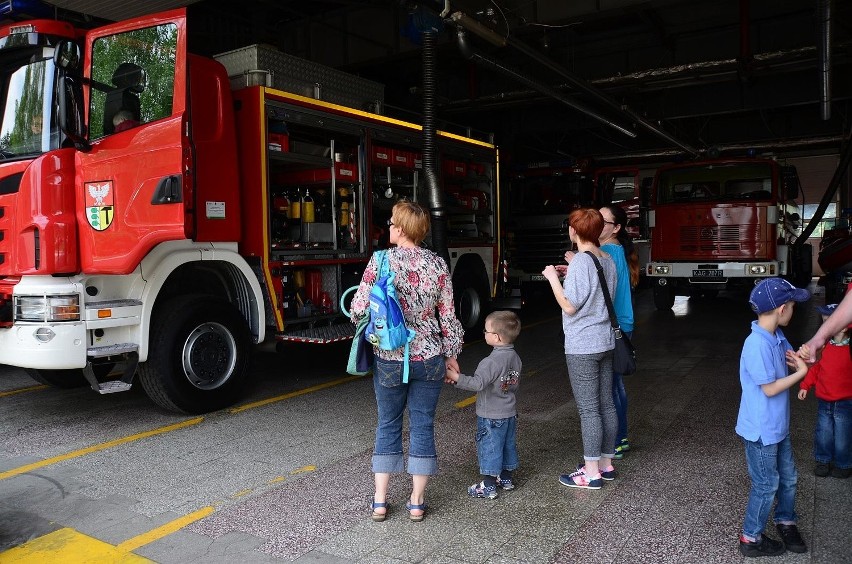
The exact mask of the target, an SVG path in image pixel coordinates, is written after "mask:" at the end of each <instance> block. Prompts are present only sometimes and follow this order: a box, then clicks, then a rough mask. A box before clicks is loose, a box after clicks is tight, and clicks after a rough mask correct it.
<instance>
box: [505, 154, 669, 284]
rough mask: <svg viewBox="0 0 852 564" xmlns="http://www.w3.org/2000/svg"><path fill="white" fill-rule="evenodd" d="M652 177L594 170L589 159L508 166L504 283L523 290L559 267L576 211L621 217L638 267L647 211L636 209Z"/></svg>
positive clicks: (643, 254)
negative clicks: (607, 208)
mask: <svg viewBox="0 0 852 564" xmlns="http://www.w3.org/2000/svg"><path fill="white" fill-rule="evenodd" d="M652 175H653V169H650V168H645V167H642V168H640V167H638V166H635V165H625V166H596V165H595V163H594V162H593V161H592V159H589V158H583V159H577V160H573V159H572V160H566V161H546V162H537V163H529V164H525V165H519V166H516V167H514V168H513V169H512V175H511V184H510V187H509V198H508V199H509V203H508V207H509V210H510V216H509V218H508V220H507V222H506V231H507V245H506V247H507V250H506V256H507V260H508V264H509V269H508V272H509V281H510V283H511V284H512V285H514V286H526V287H528V288H529V286H530V285H531V284H535V283H540V282H542V281H543V280H544V277H543V276H542V275H541V271H542V269H543V268H544V267H545V266H546V265H548V264H561V263H563V262H564V258H563V257H564V255H565V251H567V250H569V249H570V248H571V241H570V240H569V238H568V214H570V213H571V211H573V210H574V209H577V208H580V207H590V206H591V207H600V206H602V205H605V204H609V203H614V204H617V205H620V206H622V207H623V208H624V209H625V211H626V212H627V217H628V225H627V231H628V232H629V233H630V235H631V236H632V237H633V239H634V243H635V244H636V249H637V251H638V252H639V259H640V265H642V266H644V264H645V262H647V258H648V252H647V248H648V244H647V243H648V240H647V233H646V231H647V230H646V229H645V228H644V227H643V226H644V225H646V224H647V222H646V220H645V215H646V211H647V210H646V209H645V207H643V206H640V194H641V193H642V190H641V187H642V185H643V184H644V183H645V180H646V179H650V178H651V177H652Z"/></svg>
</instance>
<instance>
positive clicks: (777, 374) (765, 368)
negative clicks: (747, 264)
mask: <svg viewBox="0 0 852 564" xmlns="http://www.w3.org/2000/svg"><path fill="white" fill-rule="evenodd" d="M808 299H810V292H808V291H807V290H803V289H800V288H796V287H795V286H793V285H792V284H790V283H789V282H787V281H786V280H782V279H781V278H767V279H766V280H763V281H762V282H760V284H758V285H757V286H755V287H754V289H753V290H752V292H751V295H750V296H749V304H750V305H751V309H752V310H753V311H754V312H755V313H756V314H757V320H756V321H752V323H751V335H749V336H748V337H747V338H746V340H745V344H744V345H743V352H742V355H741V356H740V385H741V386H742V390H743V393H742V399H741V400H740V411H739V415H738V416H737V427H736V432H737V434H738V435H739V436H740V437H742V439H743V443H744V444H745V453H746V461H747V463H748V474H749V477H750V478H751V491H750V492H749V497H748V505H747V506H746V513H745V519H744V521H743V530H742V535H741V536H740V552H741V553H742V555H743V556H749V557H752V556H778V555H780V554H783V553H784V551H785V550H787V549H789V550H791V551H792V552H805V551H807V547H806V546H805V541H804V540H802V537H801V535H800V534H799V530H798V528H797V527H796V511H795V501H796V479H797V474H796V465H795V462H794V461H793V449H792V445H791V444H790V398H789V395H790V394H789V391H788V390H789V388H791V387H792V386H794V385H795V384H797V383H798V382H799V381H801V380H802V379H803V378H804V377H805V375H806V374H807V373H808V367H807V365H806V364H805V361H804V360H803V359H802V357H801V356H799V354H797V353H795V352H793V349H792V347H791V346H790V343H789V342H788V341H787V339H786V337H784V333H783V332H782V331H781V329H780V327H784V326H786V325H787V324H788V323H790V319H791V318H792V317H793V308H794V306H795V304H796V302H804V301H807V300H808ZM801 354H802V355H803V356H809V354H807V353H806V352H805V351H801ZM788 365H789V366H791V367H795V368H796V371H795V372H794V373H792V374H789V369H788V368H787V366H788ZM774 500H777V502H778V503H777V505H776V507H775V515H774V521H775V526H776V528H777V529H778V533H779V534H780V535H781V539H782V540H783V542H779V541H777V540H775V539H772V538H770V537H768V536H766V535H764V534H763V530H764V527H765V525H766V520H767V519H768V518H769V511H770V510H771V509H772V502H773V501H774Z"/></svg>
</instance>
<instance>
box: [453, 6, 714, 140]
mask: <svg viewBox="0 0 852 564" xmlns="http://www.w3.org/2000/svg"><path fill="white" fill-rule="evenodd" d="M456 13H458V12H456ZM453 16H455V14H453ZM451 17H452V16H451ZM505 41H506V44H507V45H509V46H510V47H513V48H514V49H516V50H518V51H520V52H521V53H523V54H524V55H526V56H528V57H529V58H531V59H533V60H534V61H536V62H538V63H540V64H542V65H544V66H545V67H547V68H548V69H550V70H552V71H553V72H555V73H557V74H558V75H560V76H562V77H563V78H565V79H566V80H568V82H569V84H570V85H571V86H572V87H574V88H576V89H577V90H580V91H581V92H584V93H585V94H588V95H589V96H591V97H593V98H595V99H596V100H598V101H600V102H602V103H603V104H605V105H607V106H609V107H610V108H612V109H614V110H616V111H618V112H622V113H624V114H626V115H627V116H628V117H629V118H630V119H631V120H633V121H634V122H636V123H638V124H639V125H641V126H642V127H644V128H645V129H647V130H648V131H650V132H652V133H654V134H655V135H658V136H660V137H662V138H663V139H665V140H666V141H668V142H669V143H672V144H673V145H676V146H678V147H680V148H681V149H683V150H684V151H686V152H687V153H689V154H691V155H697V154H698V150H697V149H695V148H694V147H692V146H691V145H690V144H688V143H685V142H684V141H681V140H680V139H677V138H676V137H674V136H673V135H671V134H670V133H668V132H667V131H665V130H664V129H662V128H660V127H658V126H657V125H654V124H653V123H651V122H649V121H648V120H646V119H645V118H643V117H642V116H640V115H639V114H637V113H636V112H634V111H633V110H631V109H630V108H628V107H627V106H625V105H623V104H621V103H619V102H618V101H617V100H614V99H613V98H611V97H609V96H608V95H607V94H605V93H603V92H601V91H600V90H598V89H597V88H595V87H594V86H592V85H591V84H589V83H588V82H586V81H585V80H583V79H581V78H579V77H577V76H575V75H574V74H573V73H571V72H570V71H568V69H566V68H564V67H563V66H562V65H560V64H558V63H556V62H555V61H554V60H552V59H550V58H548V57H545V56H544V55H542V54H541V53H539V52H538V51H536V50H535V49H533V48H532V47H530V46H529V45H527V44H526V43H523V42H521V41H518V40H517V39H514V38H512V37H506V38H505Z"/></svg>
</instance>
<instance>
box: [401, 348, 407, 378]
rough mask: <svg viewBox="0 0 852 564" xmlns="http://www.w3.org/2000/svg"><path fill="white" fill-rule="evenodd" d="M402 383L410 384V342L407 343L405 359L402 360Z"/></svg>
mask: <svg viewBox="0 0 852 564" xmlns="http://www.w3.org/2000/svg"><path fill="white" fill-rule="evenodd" d="M402 383H403V384H408V341H405V358H404V359H402Z"/></svg>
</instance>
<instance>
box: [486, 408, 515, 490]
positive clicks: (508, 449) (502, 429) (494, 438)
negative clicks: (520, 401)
mask: <svg viewBox="0 0 852 564" xmlns="http://www.w3.org/2000/svg"><path fill="white" fill-rule="evenodd" d="M517 428H518V417H517V416H513V417H507V418H505V419H486V418H485V417H477V418H476V456H477V457H478V458H479V473H480V474H482V475H483V476H499V475H500V472H502V471H503V470H509V471H512V470H515V469H517V467H518V449H517V446H516V444H515V433H516V432H517Z"/></svg>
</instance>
